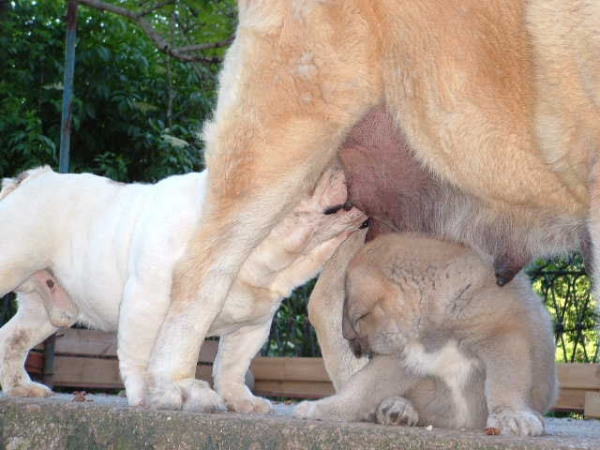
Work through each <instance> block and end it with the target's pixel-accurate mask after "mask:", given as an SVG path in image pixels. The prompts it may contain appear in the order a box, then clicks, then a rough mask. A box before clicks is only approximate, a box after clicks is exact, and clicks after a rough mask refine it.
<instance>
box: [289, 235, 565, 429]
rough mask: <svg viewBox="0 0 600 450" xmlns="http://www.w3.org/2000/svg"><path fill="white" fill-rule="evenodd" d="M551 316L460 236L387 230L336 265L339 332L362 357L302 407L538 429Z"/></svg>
mask: <svg viewBox="0 0 600 450" xmlns="http://www.w3.org/2000/svg"><path fill="white" fill-rule="evenodd" d="M551 325H552V324H551V320H550V317H549V315H548V313H547V312H546V310H545V309H544V306H543V305H542V302H541V301H540V299H539V298H538V297H537V296H535V295H534V294H533V293H532V291H531V289H530V287H529V284H528V281H527V280H526V279H525V277H524V276H523V275H519V276H518V277H517V278H516V279H515V280H514V281H513V282H512V283H510V284H509V285H508V286H506V287H504V288H500V287H498V286H497V285H496V283H495V277H494V274H493V272H492V270H491V268H490V267H489V265H488V264H486V263H485V262H484V261H482V260H481V258H479V256H478V255H477V254H476V253H475V252H474V251H472V250H471V249H469V248H468V247H466V246H464V245H461V244H455V243H449V242H443V241H438V240H435V239H430V238H425V237H420V236H419V235H414V234H406V235H397V234H389V235H385V236H381V237H379V238H377V239H376V240H374V241H372V242H371V243H369V244H367V245H366V246H365V247H364V248H363V249H362V250H361V251H360V252H359V253H358V255H357V256H356V257H355V258H354V259H353V260H352V262H351V263H350V266H349V268H348V272H347V275H346V302H345V305H344V326H343V328H344V337H345V338H346V339H348V340H349V341H350V345H351V347H352V348H353V351H354V352H355V354H356V355H357V356H361V355H363V354H372V355H373V359H372V360H371V361H369V362H368V364H367V365H366V366H365V367H364V368H363V369H361V370H360V371H359V372H357V373H356V374H355V375H354V376H353V377H352V378H350V380H349V381H348V383H347V384H346V385H344V386H343V387H342V389H341V390H340V391H339V393H338V394H336V395H335V396H333V397H329V398H327V399H323V400H319V401H316V402H304V403H303V404H301V405H299V406H298V408H297V415H299V416H301V417H309V418H318V419H325V420H332V419H333V420H345V421H358V420H374V419H375V420H376V421H377V422H379V423H383V424H407V425H417V424H419V425H429V424H432V425H434V426H436V427H446V428H476V429H477V428H479V429H483V428H484V427H488V428H495V429H498V430H500V432H501V433H503V434H518V435H539V434H541V433H542V431H543V423H542V417H541V414H543V413H545V412H546V411H548V409H549V408H550V407H551V406H552V404H553V403H554V401H555V400H556V396H557V386H558V385H557V379H556V373H555V365H554V338H553V336H552V326H551Z"/></svg>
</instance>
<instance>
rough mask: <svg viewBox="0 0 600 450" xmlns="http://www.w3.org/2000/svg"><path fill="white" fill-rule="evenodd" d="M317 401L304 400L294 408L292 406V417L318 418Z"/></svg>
mask: <svg viewBox="0 0 600 450" xmlns="http://www.w3.org/2000/svg"><path fill="white" fill-rule="evenodd" d="M317 403H318V402H315V401H312V402H311V401H304V402H301V403H298V405H297V406H296V408H294V417H298V418H299V419H316V420H318V419H320V417H319V414H318V410H319V408H318V407H317Z"/></svg>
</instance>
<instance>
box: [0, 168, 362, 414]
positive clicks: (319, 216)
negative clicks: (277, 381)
mask: <svg viewBox="0 0 600 450" xmlns="http://www.w3.org/2000/svg"><path fill="white" fill-rule="evenodd" d="M31 173H35V175H36V176H32V175H31ZM31 173H30V174H29V175H28V177H26V178H24V181H23V182H22V183H21V184H19V183H18V182H12V180H10V181H11V182H10V183H7V185H8V188H9V189H10V192H9V193H6V192H5V191H3V192H4V193H5V195H4V199H3V200H2V201H0V248H2V252H1V253H0V295H3V294H5V293H7V292H10V291H11V290H16V291H17V292H18V302H19V312H18V314H17V315H16V316H15V318H14V319H12V320H11V321H10V322H9V323H8V324H7V325H5V326H4V327H3V328H2V329H0V384H1V385H2V387H3V389H4V390H5V391H7V392H8V393H9V394H11V393H12V394H14V395H21V396H23V395H37V394H36V392H38V391H39V387H38V386H37V385H35V384H33V383H31V380H30V379H29V377H28V376H27V374H26V373H25V372H24V371H23V367H22V365H23V361H24V359H25V356H26V354H27V351H28V350H29V349H30V348H31V347H32V346H34V345H36V344H37V343H38V342H40V341H41V340H43V339H44V338H45V337H47V336H48V335H50V334H51V333H52V332H54V331H55V330H56V329H57V328H56V326H59V325H66V326H70V325H71V324H72V323H73V322H79V323H83V324H86V325H89V326H90V327H94V328H97V329H100V330H105V331H116V330H118V355H119V363H120V370H121V376H122V378H123V381H124V384H125V387H126V390H127V395H128V399H129V403H130V404H131V405H140V404H144V403H145V402H146V394H145V392H146V381H145V372H146V369H147V366H148V361H149V358H150V354H151V352H152V349H153V347H154V344H155V340H156V337H157V334H158V332H159V329H160V327H161V325H162V323H163V320H164V317H165V315H166V312H167V309H168V307H169V304H170V293H171V276H172V271H173V268H174V266H175V264H176V262H177V261H178V260H179V259H180V258H181V256H182V255H183V254H184V251H185V248H186V245H187V242H188V241H189V239H190V238H191V237H192V233H193V231H194V230H195V228H196V226H197V224H198V222H199V221H200V220H201V218H202V209H203V204H204V199H205V196H206V192H205V191H206V178H207V173H206V172H204V173H193V174H188V175H181V176H172V177H169V178H167V179H165V180H162V181H160V182H158V183H156V184H154V185H145V184H121V183H115V182H113V181H110V180H108V179H106V178H102V177H98V176H95V175H90V174H80V175H75V174H69V175H60V174H57V173H54V172H52V171H51V170H50V169H44V170H42V171H41V172H39V173H38V172H31ZM25 175H27V174H25ZM344 201H345V185H344V180H343V175H342V176H341V178H340V176H339V174H338V173H333V172H328V173H326V174H325V175H324V177H323V178H322V182H321V183H320V185H319V186H318V187H317V190H316V191H315V194H314V195H313V196H312V197H310V198H307V199H305V200H303V201H302V202H301V203H300V204H299V205H298V207H297V208H296V209H294V210H293V211H292V213H290V215H289V216H286V217H285V218H284V220H283V221H282V222H281V223H280V224H279V225H278V226H277V227H275V228H274V229H273V231H272V233H271V235H269V237H268V238H267V239H266V240H265V241H264V242H263V243H262V244H261V245H259V246H258V247H257V248H256V249H255V251H254V252H253V253H252V254H251V255H250V257H249V258H248V262H247V263H246V264H245V265H244V266H243V267H242V269H241V271H240V275H239V278H238V282H236V283H235V284H234V287H233V288H232V291H231V293H230V295H229V296H228V300H227V301H226V302H225V304H224V306H223V308H222V310H220V311H215V312H214V314H216V319H215V320H214V322H213V323H212V324H211V326H210V329H209V335H221V336H222V337H221V342H220V347H219V354H218V356H217V359H216V361H215V385H216V388H217V391H218V392H219V394H220V395H221V397H222V398H223V400H225V402H226V403H227V404H228V405H229V406H230V407H231V408H232V409H234V410H238V411H240V412H263V413H264V412H268V411H270V409H271V406H270V404H269V402H268V401H266V400H264V399H260V398H256V397H254V396H253V395H252V394H251V393H250V391H249V390H248V389H247V388H246V387H245V385H244V376H245V373H246V371H247V370H248V367H249V365H250V361H251V359H252V358H253V357H254V355H255V354H256V353H257V352H258V350H259V349H260V347H261V346H262V344H263V343H264V341H265V340H266V338H267V336H268V332H269V329H270V324H271V320H272V318H273V315H274V313H275V312H276V310H277V308H278V306H279V304H280V302H281V300H282V299H283V298H284V297H285V296H288V295H289V294H290V293H291V291H292V290H293V289H294V288H295V287H296V286H298V285H300V284H302V283H304V282H305V281H307V280H308V279H310V278H311V277H313V276H315V275H316V273H317V272H318V271H319V270H320V269H321V267H322V266H323V264H324V262H325V261H326V260H327V259H328V258H329V257H330V256H331V254H332V253H333V252H334V251H335V249H336V248H337V246H338V245H339V244H340V243H341V242H342V241H343V239H345V237H346V236H347V234H348V233H350V232H351V231H352V230H355V229H357V227H358V226H359V225H360V223H361V222H362V221H363V220H364V219H365V217H364V216H363V215H362V213H360V212H358V211H357V210H355V209H353V210H351V211H349V212H346V211H343V210H342V211H340V212H339V213H337V214H333V215H324V214H323V211H324V209H325V208H326V207H327V206H335V205H336V204H339V203H343V202H344ZM329 202H333V203H332V204H330V203H329ZM217 238H218V237H217ZM38 271H48V272H45V273H46V274H48V273H49V272H50V273H51V274H53V275H54V277H55V279H56V280H58V282H59V283H60V287H61V288H62V289H64V292H66V293H68V295H66V294H64V292H63V291H62V290H60V291H59V293H61V295H62V297H61V298H53V295H52V294H51V293H50V292H49V291H47V289H46V288H45V287H44V281H43V276H42V278H39V273H38V274H35V275H34V273H35V272H38ZM42 273H44V272H42ZM51 276H52V275H50V274H48V275H47V277H51ZM40 280H41V281H40ZM36 283H37V284H36ZM45 289H46V290H45ZM49 302H51V303H52V304H51V305H48V303H49ZM69 302H72V303H73V305H69V304H67V303H69ZM44 307H45V308H44ZM207 308H208V307H207ZM57 309H58V310H59V311H55V310H57ZM46 311H49V313H46ZM73 311H74V312H75V313H73ZM61 312H62V314H61ZM49 314H50V316H56V317H58V318H59V319H60V320H63V321H64V320H65V319H64V318H65V317H66V318H70V320H68V321H67V323H62V322H61V323H57V320H59V319H52V317H50V316H49ZM207 314H212V313H211V312H209V311H207ZM178 389H179V390H178V391H177V392H172V393H171V395H172V396H174V397H177V398H181V397H182V396H183V397H184V398H186V399H187V404H186V408H193V409H201V410H214V409H222V408H223V407H224V404H223V400H221V397H219V395H217V394H216V393H214V392H213V391H211V390H210V388H209V387H208V385H207V384H206V383H203V382H195V381H194V380H193V378H191V379H186V381H185V382H184V383H181V385H180V386H179V387H178ZM47 394H48V392H47V391H43V392H41V394H39V395H47ZM167 403H168V402H167ZM159 406H160V405H159Z"/></svg>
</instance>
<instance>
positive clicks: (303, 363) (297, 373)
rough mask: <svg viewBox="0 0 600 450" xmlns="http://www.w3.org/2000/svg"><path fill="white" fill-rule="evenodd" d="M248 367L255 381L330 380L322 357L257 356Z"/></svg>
mask: <svg viewBox="0 0 600 450" xmlns="http://www.w3.org/2000/svg"><path fill="white" fill-rule="evenodd" d="M250 369H251V370H252V373H253V374H254V378H255V379H256V381H259V380H261V381H314V382H329V381H330V380H329V375H328V374H327V371H326V370H325V364H324V363H323V358H265V357H257V358H254V360H253V361H252V364H251V365H250Z"/></svg>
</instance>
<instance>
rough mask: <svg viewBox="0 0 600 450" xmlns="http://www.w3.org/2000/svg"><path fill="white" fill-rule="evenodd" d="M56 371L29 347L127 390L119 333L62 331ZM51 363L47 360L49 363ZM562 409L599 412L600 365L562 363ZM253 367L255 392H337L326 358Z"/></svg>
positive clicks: (95, 381)
mask: <svg viewBox="0 0 600 450" xmlns="http://www.w3.org/2000/svg"><path fill="white" fill-rule="evenodd" d="M55 345H56V347H55V359H54V367H53V370H52V373H48V367H46V371H47V373H43V372H44V357H43V353H42V348H41V347H40V346H38V347H36V349H34V350H32V351H31V352H30V355H29V358H28V360H27V365H26V366H27V370H28V371H29V372H30V373H32V374H33V375H34V376H37V377H38V378H43V379H44V380H45V381H46V382H47V383H49V384H52V385H54V386H60V387H72V388H80V389H82V388H87V389H122V387H123V384H122V383H121V379H120V377H119V367H118V361H117V345H116V337H115V335H114V334H109V333H103V332H100V331H92V330H76V329H69V330H62V331H60V332H59V333H58V334H57V337H56V344H55ZM217 348H218V341H211V340H208V341H205V342H204V344H203V346H202V349H201V351H200V356H199V358H198V366H197V369H196V376H197V377H198V378H200V379H203V380H206V381H208V382H211V383H212V363H213V361H214V359H215V356H216V354H217ZM46 366H48V365H46ZM557 367H558V377H559V380H560V386H561V389H560V397H559V400H558V402H557V404H556V406H555V409H556V410H559V411H576V412H582V413H584V414H585V415H586V416H588V417H600V364H557ZM250 370H251V372H252V374H253V376H254V392H255V393H256V394H257V395H263V396H268V397H288V398H311V399H315V398H321V397H324V396H327V395H330V394H333V393H334V389H333V386H332V384H331V382H330V381H329V377H328V375H327V371H326V370H325V366H324V364H323V360H322V359H321V358H269V357H257V358H255V359H254V360H253V362H252V365H251V367H250Z"/></svg>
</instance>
